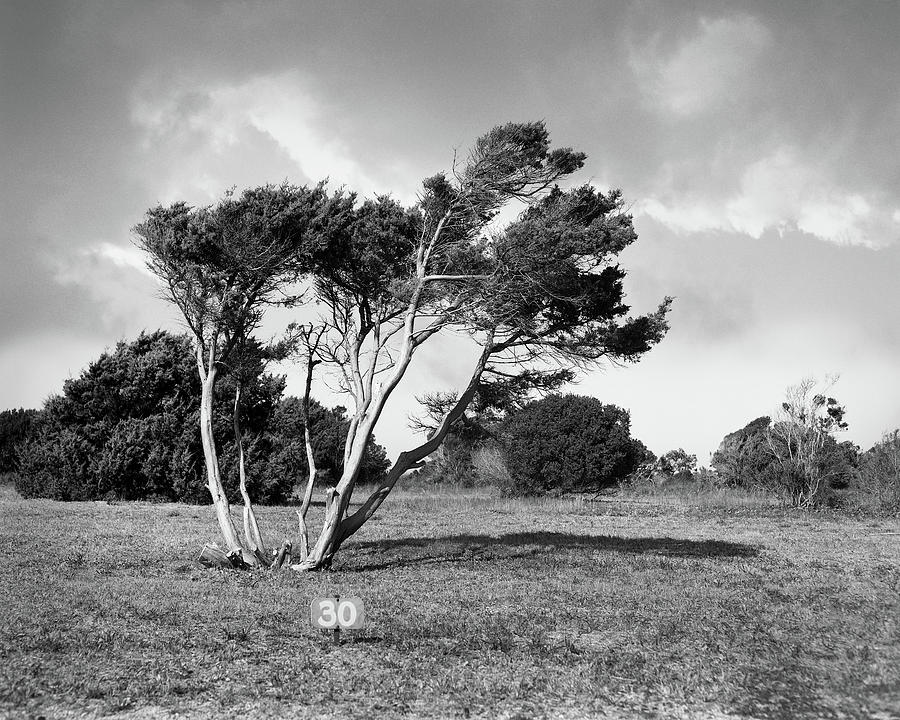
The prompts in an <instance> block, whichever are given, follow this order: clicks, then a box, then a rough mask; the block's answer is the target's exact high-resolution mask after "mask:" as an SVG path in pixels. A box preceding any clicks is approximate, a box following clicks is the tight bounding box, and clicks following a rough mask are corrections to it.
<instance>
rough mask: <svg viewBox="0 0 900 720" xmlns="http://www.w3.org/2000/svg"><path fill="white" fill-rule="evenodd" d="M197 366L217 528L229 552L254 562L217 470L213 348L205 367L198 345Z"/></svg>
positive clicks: (205, 456) (202, 436) (203, 440)
mask: <svg viewBox="0 0 900 720" xmlns="http://www.w3.org/2000/svg"><path fill="white" fill-rule="evenodd" d="M197 368H198V370H199V372H200V380H201V384H202V390H201V394H200V441H201V443H202V445H203V459H204V461H205V464H206V486H207V488H208V489H209V494H210V495H211V496H212V501H213V506H214V507H215V510H216V519H217V520H218V522H219V530H220V531H221V533H222V539H223V540H224V541H225V546H226V547H227V548H228V553H227V554H228V555H229V556H233V555H234V554H236V553H237V554H240V556H241V558H242V560H243V562H244V563H247V564H250V565H255V564H256V563H257V559H256V557H255V556H254V555H253V554H252V553H248V552H247V551H246V550H245V549H244V548H243V547H242V545H241V541H240V539H239V538H238V533H237V528H236V527H235V525H234V520H233V518H232V517H231V507H230V505H229V503H228V497H227V495H226V494H225V488H223V487H222V478H221V475H220V474H219V458H218V456H217V454H216V443H215V439H214V437H213V421H212V419H213V392H214V391H215V383H216V373H217V367H216V362H215V352H214V350H210V357H209V368H207V367H206V365H205V363H204V358H203V351H202V348H200V347H199V346H198V347H197Z"/></svg>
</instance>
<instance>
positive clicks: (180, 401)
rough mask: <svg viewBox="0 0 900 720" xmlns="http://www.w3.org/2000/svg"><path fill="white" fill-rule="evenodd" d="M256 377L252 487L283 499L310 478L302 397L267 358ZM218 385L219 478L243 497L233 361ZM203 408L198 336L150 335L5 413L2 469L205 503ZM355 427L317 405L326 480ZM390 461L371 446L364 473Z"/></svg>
mask: <svg viewBox="0 0 900 720" xmlns="http://www.w3.org/2000/svg"><path fill="white" fill-rule="evenodd" d="M249 377H251V378H252V379H251V380H250V381H249V382H247V381H245V382H244V387H243V390H242V408H241V422H242V425H243V428H242V429H243V432H244V445H245V452H246V455H247V483H248V486H249V487H250V488H251V491H252V492H253V494H254V497H255V498H257V499H258V500H259V501H261V502H263V503H283V502H285V501H287V500H288V499H289V498H290V496H291V494H292V492H293V489H294V487H295V485H297V484H298V483H300V484H303V483H305V481H306V472H307V463H306V451H305V446H304V442H303V422H302V420H301V412H300V401H299V400H298V399H297V398H294V397H290V396H285V395H284V389H285V378H284V377H283V376H277V375H272V374H269V373H267V372H264V371H263V366H262V363H261V362H260V365H259V367H258V368H257V369H256V372H252V373H249ZM216 390H217V392H216V398H215V412H214V422H215V437H216V439H217V442H218V447H217V450H218V452H219V457H220V460H221V469H222V476H223V481H224V483H225V487H226V489H227V490H228V492H229V494H230V495H231V496H232V498H233V499H237V497H239V494H238V491H237V486H238V477H237V466H236V465H237V463H236V460H237V453H236V450H235V443H234V439H233V437H234V435H233V433H232V410H233V402H234V390H235V388H234V380H233V379H232V378H231V377H229V374H228V369H227V368H224V374H223V376H222V380H221V381H220V382H219V383H218V385H217V388H216ZM199 404H200V380H199V377H198V373H197V365H196V359H195V355H194V350H193V346H192V343H191V341H190V339H189V338H188V337H187V336H185V335H175V334H171V333H167V332H163V331H157V332H153V333H142V334H141V335H140V336H139V337H138V338H137V339H136V340H134V341H133V342H120V343H119V344H118V345H116V347H115V349H114V350H112V351H110V352H106V353H103V354H102V355H101V356H100V358H99V359H97V360H96V361H94V362H92V363H91V364H90V365H89V367H88V368H87V369H86V370H85V371H84V372H83V373H82V374H81V375H80V376H79V377H77V378H73V379H70V380H68V381H66V383H65V385H64V387H63V392H62V394H61V395H54V396H52V397H50V398H49V399H48V400H47V401H46V402H45V403H44V407H43V409H41V410H6V411H4V412H2V413H0V472H13V473H15V483H16V487H17V489H18V490H19V492H20V493H21V494H22V495H23V496H24V497H45V498H52V499H56V500H95V499H101V498H104V499H113V498H116V499H127V500H138V499H158V500H178V501H184V502H195V503H205V502H208V501H209V492H208V490H207V489H206V483H205V469H204V465H203V450H202V446H201V444H200V433H199ZM346 427H347V419H346V416H345V411H344V408H341V407H336V408H333V409H328V408H325V407H323V406H322V405H321V404H319V403H318V402H316V401H315V400H313V401H312V403H311V408H310V431H311V433H312V435H313V445H314V447H315V448H316V452H317V456H316V465H317V467H318V470H319V475H318V478H319V480H320V482H322V483H328V482H333V481H334V480H335V479H336V478H337V477H339V475H340V470H341V467H342V463H343V438H344V437H345V436H346ZM387 467H388V462H387V457H386V454H385V451H384V448H382V447H381V446H380V445H378V444H376V443H375V442H374V441H372V442H370V443H369V447H368V451H367V458H366V462H365V465H364V467H363V471H362V477H361V481H362V482H372V481H376V480H378V479H379V478H380V477H381V476H382V475H383V474H384V472H385V471H386V470H387Z"/></svg>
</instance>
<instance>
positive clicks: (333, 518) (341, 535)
mask: <svg viewBox="0 0 900 720" xmlns="http://www.w3.org/2000/svg"><path fill="white" fill-rule="evenodd" d="M494 350H495V348H494V346H493V344H492V336H490V337H489V339H488V342H487V343H486V344H485V346H484V348H483V350H482V353H481V356H480V357H479V358H478V362H477V363H476V365H475V368H474V369H473V371H472V376H471V378H470V380H469V383H468V385H467V386H466V389H465V390H464V391H463V393H462V394H461V395H460V396H459V399H458V400H457V401H456V403H455V404H454V406H453V407H452V408H450V410H448V411H447V413H445V415H444V417H443V418H442V419H441V422H440V424H439V425H438V427H437V428H435V430H434V432H433V433H432V434H431V435H430V436H429V438H428V440H426V441H425V442H424V443H422V444H421V445H419V446H417V447H415V448H413V449H412V450H408V451H406V452H402V453H400V455H399V457H398V458H397V461H396V462H395V463H394V465H393V466H392V467H391V469H390V470H389V471H388V474H387V475H386V476H385V478H384V480H382V482H381V483H380V484H379V486H378V488H376V490H375V491H374V492H373V493H372V494H371V495H369V497H368V498H367V499H366V501H365V502H364V503H363V504H362V505H361V506H360V507H359V508H358V509H357V510H356V511H355V512H354V513H353V514H351V515H347V516H346V517H345V513H346V510H347V505H348V504H349V493H350V492H352V489H353V481H354V480H355V478H356V475H358V473H359V469H360V466H361V465H362V458H363V455H362V452H364V451H365V444H366V442H367V441H368V438H369V436H370V435H371V434H372V430H373V429H374V421H375V420H377V416H375V417H369V418H366V419H365V420H366V421H365V422H364V423H360V426H361V430H360V431H358V433H357V437H356V439H355V442H354V451H353V452H352V453H351V455H350V462H351V465H350V467H345V468H344V476H343V477H342V478H341V482H340V483H339V484H338V486H337V488H329V489H328V495H326V509H325V523H324V525H323V527H322V531H321V532H320V534H319V538H318V540H317V542H316V546H315V547H314V548H313V550H312V551H311V552H310V554H309V556H308V557H307V558H306V559H305V560H304V561H302V562H300V563H298V564H295V565H292V566H291V567H292V568H293V569H294V570H319V569H323V568H327V567H330V566H331V562H332V559H333V558H334V554H335V553H336V552H337V551H338V549H339V548H340V546H341V544H342V543H343V542H344V540H346V539H347V538H348V537H350V536H351V535H353V534H354V533H355V532H356V531H357V530H359V529H360V528H361V527H362V526H363V525H364V524H365V523H366V521H368V520H369V518H371V517H372V515H374V514H375V511H376V510H378V508H379V506H380V505H381V503H383V502H384V500H385V498H386V497H387V496H388V494H390V492H391V490H392V489H393V488H394V485H395V484H396V483H397V481H398V480H399V479H400V478H401V477H402V476H403V474H404V473H405V472H407V471H408V470H410V469H412V468H414V467H417V466H419V464H420V463H421V461H422V460H424V459H425V458H426V457H428V456H429V455H430V454H431V453H433V452H434V451H435V450H437V449H438V448H439V447H440V445H441V443H442V442H443V441H444V438H446V437H447V433H448V432H449V431H450V428H451V427H452V426H453V423H455V422H456V421H457V420H458V419H459V418H460V417H462V414H463V413H464V412H465V409H466V408H467V407H468V406H469V403H470V402H471V401H472V398H473V397H474V396H475V391H476V390H477V388H478V384H479V382H480V381H481V375H482V373H483V372H484V369H485V367H486V366H487V362H488V359H489V357H490V355H491V353H492V352H494ZM358 448H361V449H362V452H359V451H358ZM348 480H349V482H348Z"/></svg>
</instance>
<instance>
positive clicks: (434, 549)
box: [339, 531, 759, 572]
mask: <svg viewBox="0 0 900 720" xmlns="http://www.w3.org/2000/svg"><path fill="white" fill-rule="evenodd" d="M346 549H347V551H348V553H347V555H346V556H345V557H346V559H347V560H349V561H350V564H349V565H348V566H347V567H346V568H345V569H346V570H348V571H351V572H364V571H370V570H384V569H387V568H393V567H398V566H403V565H425V564H438V563H460V562H467V561H468V562H471V561H472V560H487V561H490V560H500V561H505V560H513V559H517V558H529V557H536V556H539V555H541V554H543V553H545V552H547V551H551V550H557V551H558V550H585V551H595V552H609V553H624V554H630V555H643V554H649V555H661V556H668V557H678V558H749V557H755V556H756V555H758V554H759V549H758V548H757V547H755V546H753V545H746V544H744V543H736V542H728V541H725V540H679V539H676V538H667V537H663V538H650V537H636V538H629V537H618V536H616V535H575V534H570V533H558V532H543V531H542V532H530V533H507V534H505V535H499V536H497V537H493V536H491V535H472V534H461V535H447V536H444V537H436V538H426V537H421V538H398V539H396V540H374V541H366V542H357V543H352V542H349V543H348V544H347V547H346ZM339 557H340V556H339Z"/></svg>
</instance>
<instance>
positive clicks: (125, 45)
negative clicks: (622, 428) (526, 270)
mask: <svg viewBox="0 0 900 720" xmlns="http://www.w3.org/2000/svg"><path fill="white" fill-rule="evenodd" d="M898 37H900V3H897V2H875V1H874V0H873V1H871V2H863V3H853V2H840V3H838V2H835V3H829V2H793V3H781V2H773V3H759V2H748V1H743V2H739V3H738V2H734V3H729V2H714V3H704V2H678V3H672V2H658V3H651V2H632V3H626V2H622V3H615V2H610V3H597V2H583V3H578V2H571V3H547V2H479V3H465V2H453V3H451V2H395V3H387V2H365V3H362V2H358V3H341V2H329V3H324V2H322V3H302V2H274V1H269V2H249V1H242V2H223V3H213V2H191V3H187V2H184V3H178V2H153V3H145V2H131V3H128V2H104V3H99V2H78V3H71V4H66V3H63V2H36V1H35V0H26V1H23V2H18V1H11V0H3V2H0V173H2V178H3V179H2V193H0V218H2V222H0V253H2V255H0V258H2V262H0V298H2V316H0V378H2V380H0V408H6V407H17V406H26V407H35V406H39V405H40V404H41V403H42V402H43V400H44V399H45V398H46V397H47V396H48V395H49V394H50V393H53V392H58V391H59V390H60V389H61V387H62V383H63V381H64V380H65V379H66V378H67V377H70V376H73V375H77V374H78V373H79V372H80V370H81V369H82V368H83V367H84V366H85V365H86V363H87V362H89V361H90V360H91V359H93V358H95V357H97V356H98V355H99V353H100V352H102V351H103V350H104V349H105V348H107V347H110V346H112V345H113V344H114V343H115V342H116V341H118V340H120V339H129V338H132V337H134V336H135V335H136V334H137V333H138V332H140V331H141V330H142V329H155V328H157V327H165V328H171V329H177V328H178V323H177V318H176V316H175V314H174V311H173V310H172V309H171V308H170V307H168V306H167V305H166V304H165V303H164V302H163V301H162V300H160V299H158V297H157V296H156V285H155V282H154V280H153V279H152V278H151V277H149V276H148V275H147V273H146V272H145V271H144V270H143V269H142V261H141V258H140V255H139V254H138V253H137V252H136V250H135V249H134V248H133V246H132V244H131V236H130V231H129V229H130V228H131V227H132V226H133V225H134V224H135V223H136V222H138V221H139V220H140V219H141V217H142V215H143V213H144V212H145V211H146V209H147V208H148V207H150V206H152V205H155V204H156V203H157V202H163V203H167V202H171V201H173V200H177V199H184V200H187V201H189V202H191V203H194V204H206V203H209V202H212V201H214V200H215V199H216V198H218V197H219V196H220V195H221V193H222V191H223V190H225V189H226V188H229V187H231V186H237V187H238V188H243V187H247V186H255V185H259V184H262V183H265V182H277V181H281V180H284V179H289V180H291V181H293V182H295V183H308V182H315V181H317V180H319V179H321V178H324V177H326V176H327V177H330V178H331V180H332V183H333V184H335V185H340V184H344V185H346V186H348V187H351V188H353V189H356V190H358V191H359V192H361V193H363V194H372V193H374V192H379V193H383V192H390V193H392V194H393V195H394V196H395V197H398V198H400V199H402V200H405V201H411V200H412V199H413V198H414V197H415V194H416V190H417V188H418V185H419V183H420V181H421V179H422V178H423V177H425V176H427V175H431V174H433V173H434V172H437V171H439V170H442V169H445V168H447V167H448V165H449V163H450V161H451V158H452V154H453V151H454V149H457V148H459V149H465V147H466V146H467V145H468V144H469V143H471V142H472V140H474V138H475V137H477V136H478V135H480V134H482V133H483V132H485V131H487V130H488V129H490V128H491V127H492V126H494V125H496V124H499V123H503V122H507V121H513V120H514V121H522V120H532V119H544V120H545V121H546V122H547V125H548V127H549V128H550V130H551V132H552V134H553V138H554V141H555V142H556V143H558V144H560V145H567V146H573V147H575V148H578V149H581V150H584V151H585V152H587V153H588V156H589V157H588V161H587V164H586V166H585V168H584V170H583V171H581V172H580V173H579V175H578V176H577V177H576V178H575V181H576V182H579V183H583V182H591V183H594V184H595V185H597V186H598V187H600V188H604V189H606V188H610V187H621V188H622V189H623V191H624V194H625V196H626V198H627V199H628V202H629V203H630V205H631V208H632V213H633V214H634V217H635V224H636V227H637V230H638V232H639V235H640V239H639V240H638V242H637V243H636V244H635V245H634V246H633V247H631V248H629V249H628V251H626V253H625V254H624V255H623V257H622V262H623V265H624V266H625V267H626V268H627V269H628V271H629V276H628V282H627V287H628V289H629V299H630V301H631V304H632V306H633V308H634V309H635V311H638V312H640V311H645V310H648V309H651V308H652V307H654V306H655V304H656V303H657V302H658V300H659V299H660V298H661V297H662V296H663V295H674V296H675V297H676V298H677V299H676V303H675V306H674V309H673V311H672V315H671V323H672V329H671V331H670V333H669V335H668V337H667V338H666V339H665V340H664V341H663V343H662V344H661V345H660V346H658V347H657V348H656V349H654V350H653V351H652V352H651V353H650V354H649V355H647V356H646V357H645V359H644V360H642V361H641V362H640V363H639V364H637V365H634V366H630V367H627V368H624V369H610V370H607V371H605V372H598V373H595V374H593V375H591V376H589V377H586V378H584V379H583V380H582V381H581V382H580V383H579V385H578V386H577V387H576V388H575V391H577V392H582V393H586V394H591V395H595V396H596V397H598V398H600V399H602V400H604V401H606V402H613V403H616V404H619V405H622V406H624V407H627V408H630V410H631V412H632V426H633V429H634V431H635V434H636V435H637V436H638V437H640V438H642V439H643V440H644V441H645V442H646V443H647V444H648V445H649V446H650V447H651V448H652V449H653V450H655V451H656V452H662V451H665V450H667V449H670V448H673V447H679V446H681V447H684V448H686V449H688V450H690V451H691V452H695V453H697V454H698V456H699V458H700V461H701V462H708V459H709V453H710V452H711V451H712V450H714V449H715V447H716V445H717V444H718V442H719V440H720V439H721V437H722V436H723V435H724V434H725V433H727V432H730V431H732V430H734V429H736V428H738V427H740V426H742V425H743V424H744V423H746V422H747V421H749V420H751V419H752V418H754V417H757V416H759V415H761V414H766V413H769V412H771V411H772V410H773V408H774V407H775V406H776V405H777V404H778V403H779V401H780V398H781V396H782V394H783V391H784V388H785V387H786V386H787V385H789V384H792V383H795V382H797V381H798V380H800V379H801V378H803V377H804V376H807V375H814V376H819V377H822V376H824V375H825V374H826V373H840V375H841V379H840V381H839V382H838V384H837V385H836V387H835V388H834V391H833V392H834V394H835V395H837V397H838V398H839V399H840V400H842V401H843V402H844V403H845V404H846V406H847V408H848V416H847V419H848V421H849V423H850V431H849V433H848V437H849V438H850V439H853V440H855V441H856V442H858V443H860V444H862V445H863V446H865V447H868V446H869V445H871V443H872V442H873V441H875V440H876V439H877V438H878V437H879V436H880V434H881V432H882V431H883V430H886V429H889V428H894V427H897V426H900V382H898V379H900V322H898V320H897V308H898V307H900V283H898V282H897V280H898V278H900V43H898V42H897V38H898ZM274 323H275V319H273V322H272V324H273V325H274ZM275 329H277V328H274V327H273V328H272V330H273V332H274V330H275ZM470 355H471V353H470V352H469V349H468V348H466V347H464V346H461V345H459V344H458V343H456V342H455V341H453V340H452V339H448V340H444V341H442V342H441V343H440V344H439V346H438V348H437V350H436V351H432V352H431V353H430V354H427V355H426V356H424V357H423V358H421V359H420V366H419V368H418V369H417V371H416V372H415V373H413V375H412V376H411V377H410V383H409V385H408V386H407V388H406V389H405V390H404V392H403V393H402V394H401V395H399V396H398V397H397V398H396V401H395V402H394V403H393V405H392V406H391V408H390V409H391V413H390V415H389V416H388V417H387V418H386V420H385V422H386V426H385V427H384V428H383V429H382V430H381V432H380V433H379V438H380V439H381V440H382V441H385V442H386V444H387V445H388V446H389V448H390V449H391V450H392V451H393V452H396V451H399V450H401V449H403V446H404V444H405V443H406V442H408V440H409V438H408V431H407V430H406V428H405V417H406V415H407V413H408V412H409V410H410V403H411V398H412V396H413V395H414V394H415V393H417V392H422V391H423V390H425V389H434V388H436V387H438V386H441V387H448V388H449V387H452V386H453V384H454V383H455V382H458V381H459V380H460V379H461V378H462V377H463V375H464V374H465V371H466V368H467V367H468V366H469V364H470V362H471V356H470ZM291 382H292V386H291V387H292V389H294V390H295V391H296V390H297V388H298V387H299V384H298V383H296V382H295V381H294V379H293V378H292V379H291Z"/></svg>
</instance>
